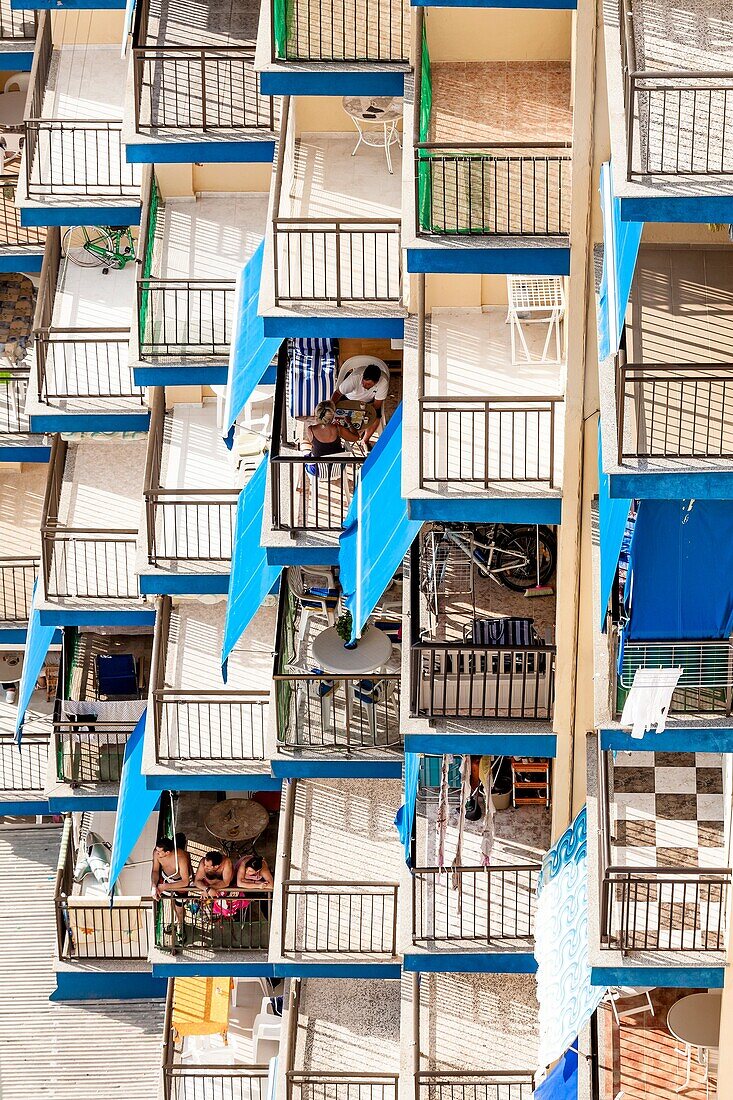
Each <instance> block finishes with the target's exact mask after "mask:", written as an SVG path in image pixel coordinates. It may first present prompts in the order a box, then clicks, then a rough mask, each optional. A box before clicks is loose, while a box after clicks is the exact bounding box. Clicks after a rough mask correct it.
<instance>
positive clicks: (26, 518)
mask: <svg viewBox="0 0 733 1100" xmlns="http://www.w3.org/2000/svg"><path fill="white" fill-rule="evenodd" d="M45 484H46V469H45V467H44V466H43V465H41V464H40V463H35V462H33V463H31V462H29V463H27V464H24V465H23V466H21V467H20V468H18V469H12V470H3V474H2V477H1V478H0V546H2V556H0V625H1V626H2V627H3V628H11V629H18V630H21V631H23V634H24V628H25V626H26V625H27V623H28V615H29V612H30V607H31V599H32V596H33V585H34V583H35V580H36V577H37V576H38V571H39V558H40V550H41V544H40V538H39V533H38V532H39V527H40V525H41V515H42V511H43V494H44V489H45ZM23 634H21V635H20V636H19V640H22V637H23Z"/></svg>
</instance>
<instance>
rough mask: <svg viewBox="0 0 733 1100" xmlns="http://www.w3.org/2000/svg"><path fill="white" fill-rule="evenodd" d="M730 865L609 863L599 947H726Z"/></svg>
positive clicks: (603, 892)
mask: <svg viewBox="0 0 733 1100" xmlns="http://www.w3.org/2000/svg"><path fill="white" fill-rule="evenodd" d="M730 885H731V868H730V867H706V868H697V867H648V868H646V867H645V868H642V867H607V868H606V869H605V873H604V876H603V880H602V885H601V947H604V948H609V949H614V950H617V951H619V950H620V951H622V952H628V951H724V950H725V949H726V946H727V910H728V893H729V890H730Z"/></svg>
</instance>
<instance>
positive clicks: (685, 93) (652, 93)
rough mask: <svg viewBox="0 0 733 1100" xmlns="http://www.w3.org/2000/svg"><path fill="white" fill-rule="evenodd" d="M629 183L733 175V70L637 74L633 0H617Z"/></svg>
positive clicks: (650, 71)
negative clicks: (655, 178)
mask: <svg viewBox="0 0 733 1100" xmlns="http://www.w3.org/2000/svg"><path fill="white" fill-rule="evenodd" d="M619 21H620V28H621V64H622V71H623V72H622V75H623V85H624V105H625V113H626V174H627V179H629V180H630V179H632V178H633V177H634V176H638V175H642V176H645V175H649V176H725V175H730V174H731V173H733V71H730V70H723V71H711V72H704V71H701V70H698V71H695V70H689V71H685V70H676V71H668V72H662V71H652V70H639V69H637V67H636V66H637V59H636V41H635V31H634V15H633V3H632V0H619Z"/></svg>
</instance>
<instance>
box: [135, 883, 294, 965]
mask: <svg viewBox="0 0 733 1100" xmlns="http://www.w3.org/2000/svg"><path fill="white" fill-rule="evenodd" d="M176 899H177V901H178V902H179V903H180V902H182V903H183V904H182V905H177V904H176V901H174V899H173V897H172V896H170V895H163V896H161V898H160V901H158V902H157V903H156V925H155V928H156V939H155V942H156V946H157V947H158V948H160V950H162V951H167V952H169V953H170V954H172V955H176V954H179V953H180V952H181V951H183V950H185V949H186V948H194V949H199V950H200V949H207V950H209V951H213V952H216V953H219V952H221V953H227V952H230V951H266V950H267V946H268V943H269V939H270V914H271V910H272V891H270V890H237V889H227V890H221V891H220V892H219V893H218V894H217V895H216V897H204V895H203V894H201V893H200V892H199V891H198V890H193V889H189V890H178V891H176Z"/></svg>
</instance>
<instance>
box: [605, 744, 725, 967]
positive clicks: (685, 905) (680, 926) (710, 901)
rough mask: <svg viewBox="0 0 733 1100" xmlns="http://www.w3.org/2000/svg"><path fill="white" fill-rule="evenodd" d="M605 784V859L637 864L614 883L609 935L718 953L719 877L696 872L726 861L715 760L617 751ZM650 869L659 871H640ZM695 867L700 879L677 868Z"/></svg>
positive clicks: (627, 942) (721, 923) (654, 946)
mask: <svg viewBox="0 0 733 1100" xmlns="http://www.w3.org/2000/svg"><path fill="white" fill-rule="evenodd" d="M611 784H612V791H613V798H612V810H611V837H612V851H611V860H612V863H613V864H614V865H615V866H617V867H618V866H622V867H628V868H638V869H639V871H638V873H637V874H634V875H632V877H631V879H630V880H628V881H627V880H617V884H616V887H615V890H614V895H613V901H614V903H615V909H616V913H615V917H614V929H615V931H616V933H618V936H617V935H614V936H613V937H612V939H613V940H615V941H616V942H617V943H618V944H619V946H622V948H623V949H625V950H635V949H638V950H642V949H645V950H663V951H667V950H680V949H684V950H703V951H704V950H715V951H719V950H720V949H721V948H722V947H724V944H725V910H726V904H725V902H726V898H725V889H724V887H723V886H722V885H721V879H720V877H719V876H716V875H714V874H709V875H705V874H704V872H705V871H706V870H707V871H709V870H710V869H713V868H722V867H726V866H727V865H728V862H729V861H728V859H727V858H726V849H725V840H724V821H723V817H724V809H723V805H724V803H723V767H722V757H721V756H720V755H719V754H713V753H637V752H633V753H618V755H617V758H616V760H615V761H614V762H613V764H612V766H611ZM654 867H659V868H663V869H665V870H663V871H662V872H661V874H657V875H643V874H642V873H641V872H642V871H643V870H644V869H647V868H648V869H650V870H651V869H652V868H654ZM666 868H669V869H670V870H669V871H668V872H667V871H666ZM698 868H699V869H700V870H701V871H703V876H702V878H700V875H699V873H697V874H685V873H684V872H685V871H689V872H694V871H696V869H698ZM680 872H681V873H680ZM618 937H620V938H618Z"/></svg>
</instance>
